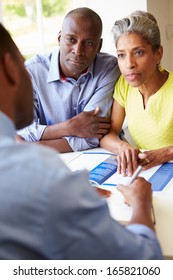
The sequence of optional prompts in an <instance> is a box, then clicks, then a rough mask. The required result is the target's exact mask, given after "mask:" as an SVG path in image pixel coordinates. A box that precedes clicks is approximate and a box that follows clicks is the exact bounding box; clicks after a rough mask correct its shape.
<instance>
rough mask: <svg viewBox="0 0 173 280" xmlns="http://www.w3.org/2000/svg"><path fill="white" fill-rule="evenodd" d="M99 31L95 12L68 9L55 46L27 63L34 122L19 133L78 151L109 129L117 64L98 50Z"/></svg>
mask: <svg viewBox="0 0 173 280" xmlns="http://www.w3.org/2000/svg"><path fill="white" fill-rule="evenodd" d="M101 35H102V21H101V19H100V17H99V15H98V14H96V13H95V12H94V11H93V10H91V9H89V8H78V9H75V10H72V11H71V12H69V13H68V14H67V15H66V17H65V19H64V22H63V25H62V30H61V32H60V33H59V35H58V43H59V48H57V49H55V50H54V51H53V52H51V53H49V54H47V55H37V56H36V57H34V58H32V59H30V60H29V61H27V62H26V68H27V70H28V72H29V73H30V76H31V79H32V86H33V94H34V121H33V123H32V125H30V126H29V127H27V128H25V129H23V130H22V131H19V132H18V133H19V134H20V136H21V137H23V138H24V139H25V140H26V141H37V142H39V143H42V144H45V145H48V146H51V147H54V148H55V149H57V150H58V151H60V152H70V151H79V150H86V149H89V148H94V147H97V146H98V145H99V139H100V138H102V137H103V135H105V134H106V133H107V132H108V131H109V128H110V118H109V117H110V110H111V106H112V100H113V99H112V95H113V90H114V85H115V82H116V80H117V78H118V77H119V68H118V66H117V59H116V57H114V56H112V55H109V54H106V53H101V52H100V49H101V46H102V39H101ZM18 138H19V137H18ZM21 139H22V138H21Z"/></svg>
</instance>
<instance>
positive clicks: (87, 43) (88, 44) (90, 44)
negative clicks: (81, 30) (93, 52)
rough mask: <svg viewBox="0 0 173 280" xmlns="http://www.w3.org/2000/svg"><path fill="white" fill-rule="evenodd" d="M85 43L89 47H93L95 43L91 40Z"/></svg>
mask: <svg viewBox="0 0 173 280" xmlns="http://www.w3.org/2000/svg"><path fill="white" fill-rule="evenodd" d="M85 45H86V46H88V47H92V46H93V45H94V43H93V42H91V41H87V42H85Z"/></svg>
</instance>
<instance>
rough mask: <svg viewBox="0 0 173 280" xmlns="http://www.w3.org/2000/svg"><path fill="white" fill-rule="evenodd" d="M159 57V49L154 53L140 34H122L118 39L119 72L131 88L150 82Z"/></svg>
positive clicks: (160, 54)
mask: <svg viewBox="0 0 173 280" xmlns="http://www.w3.org/2000/svg"><path fill="white" fill-rule="evenodd" d="M161 56H162V52H161V51H160V49H159V50H158V51H155V52H154V51H153V49H152V47H151V45H149V44H148V43H147V42H146V41H145V40H144V39H143V38H142V36H141V35H140V34H137V33H129V34H124V35H122V36H121V37H120V38H119V39H118V42H117V57H118V64H119V67H120V71H121V73H122V75H123V76H124V78H125V79H126V80H127V82H128V83H129V84H130V85H131V86H132V87H140V86H142V85H143V84H147V82H151V79H152V77H153V75H154V73H155V72H156V69H157V65H158V64H159V63H160V60H161Z"/></svg>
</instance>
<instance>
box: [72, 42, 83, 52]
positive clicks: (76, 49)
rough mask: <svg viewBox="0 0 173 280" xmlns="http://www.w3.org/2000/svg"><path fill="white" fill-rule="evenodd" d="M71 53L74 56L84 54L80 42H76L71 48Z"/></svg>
mask: <svg viewBox="0 0 173 280" xmlns="http://www.w3.org/2000/svg"><path fill="white" fill-rule="evenodd" d="M73 52H74V53H75V54H76V55H82V54H84V46H83V44H82V43H81V42H78V43H76V44H75V45H74V46H73Z"/></svg>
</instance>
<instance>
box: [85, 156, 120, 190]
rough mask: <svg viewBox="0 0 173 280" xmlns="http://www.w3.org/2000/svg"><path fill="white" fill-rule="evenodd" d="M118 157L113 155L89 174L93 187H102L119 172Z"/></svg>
mask: <svg viewBox="0 0 173 280" xmlns="http://www.w3.org/2000/svg"><path fill="white" fill-rule="evenodd" d="M116 158H117V156H116V155H112V156H110V157H108V158H107V159H106V160H104V161H103V162H101V163H100V164H99V165H97V166H96V167H95V168H94V169H92V170H91V171H90V172H89V181H90V182H91V184H92V185H102V184H103V183H104V182H105V181H106V180H107V179H108V178H109V177H110V176H112V175H113V174H114V173H115V172H116V171H117V160H116Z"/></svg>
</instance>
